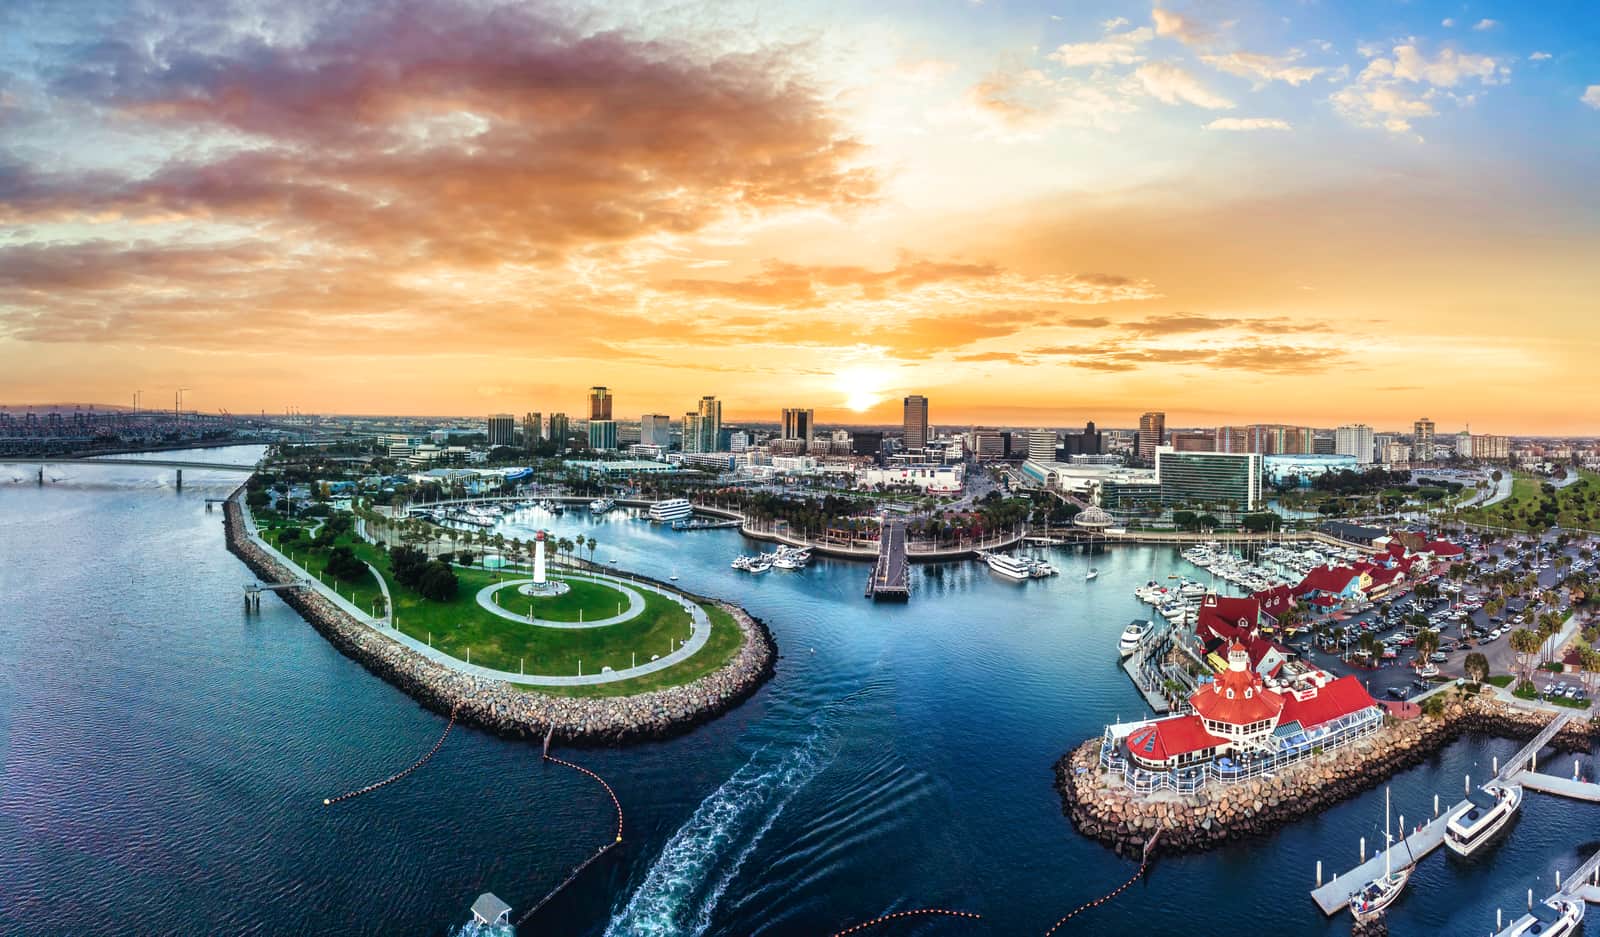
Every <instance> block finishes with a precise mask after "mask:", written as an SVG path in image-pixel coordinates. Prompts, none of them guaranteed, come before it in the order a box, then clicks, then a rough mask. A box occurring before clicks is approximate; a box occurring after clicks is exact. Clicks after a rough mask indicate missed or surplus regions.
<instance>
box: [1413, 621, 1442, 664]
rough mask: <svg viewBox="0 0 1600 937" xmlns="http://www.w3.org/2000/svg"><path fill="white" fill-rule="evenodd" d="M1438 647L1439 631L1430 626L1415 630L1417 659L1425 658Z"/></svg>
mask: <svg viewBox="0 0 1600 937" xmlns="http://www.w3.org/2000/svg"><path fill="white" fill-rule="evenodd" d="M1438 649H1439V632H1437V631H1435V630H1433V629H1432V628H1424V629H1422V630H1421V631H1419V632H1417V660H1427V659H1428V657H1429V655H1431V654H1432V653H1433V652H1434V651H1437V650H1438Z"/></svg>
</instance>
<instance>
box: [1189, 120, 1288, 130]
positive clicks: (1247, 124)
mask: <svg viewBox="0 0 1600 937" xmlns="http://www.w3.org/2000/svg"><path fill="white" fill-rule="evenodd" d="M1206 129H1207V130H1293V129H1294V128H1293V127H1292V126H1290V125H1289V122H1288V121H1286V120H1279V119H1278V118H1276V117H1219V118H1217V119H1216V120H1213V121H1212V122H1211V123H1209V124H1206Z"/></svg>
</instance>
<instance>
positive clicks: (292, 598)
mask: <svg viewBox="0 0 1600 937" xmlns="http://www.w3.org/2000/svg"><path fill="white" fill-rule="evenodd" d="M240 490H242V486H241V489H240ZM238 494H239V492H238V491H235V492H234V494H233V495H232V496H230V497H229V498H228V499H227V500H226V501H225V502H224V503H223V529H224V538H225V540H226V542H227V547H228V552H230V553H232V554H233V555H234V556H236V557H238V558H239V560H240V562H242V563H244V565H245V566H246V567H247V568H248V569H249V570H250V571H251V572H252V573H254V574H255V576H256V577H257V578H258V579H261V580H263V581H268V582H283V581H286V580H290V579H293V578H295V575H294V574H293V573H292V572H291V571H289V570H288V569H285V568H284V567H283V565H282V564H281V563H279V562H278V561H277V560H275V559H273V558H272V557H271V556H269V555H267V554H266V553H265V552H263V551H262V550H260V549H259V548H258V547H256V545H255V544H253V543H251V542H250V539H249V537H248V536H247V535H246V534H245V532H244V524H243V521H242V508H241V507H240V506H239V503H238V500H237V496H238ZM675 591H679V592H682V590H675ZM683 594H684V595H686V596H689V597H690V598H692V599H695V600H697V601H703V602H712V601H713V600H710V599H705V598H703V597H701V596H696V595H692V594H691V593H688V592H683ZM278 597H279V598H280V599H282V600H283V602H284V604H286V605H288V606H289V607H290V608H292V609H294V610H295V611H296V612H297V613H298V614H299V615H300V617H301V618H303V619H305V621H306V622H307V623H308V624H310V625H311V627H313V628H315V629H316V630H317V631H318V632H319V633H320V634H321V635H322V636H323V637H324V638H325V639H327V641H328V643H329V644H331V645H333V646H334V648H336V649H337V650H338V651H339V652H340V653H342V654H344V655H345V656H346V657H349V658H350V659H351V660H354V661H355V662H356V663H358V664H360V665H361V666H363V667H365V668H366V669H367V670H369V671H371V672H372V673H374V674H376V675H377V676H379V677H382V678H383V679H384V680H385V681H386V682H388V683H389V684H391V685H392V686H394V687H395V688H396V689H398V690H400V691H401V692H403V693H405V694H406V695H407V696H410V697H411V698H412V699H414V700H416V701H417V702H418V703H420V704H422V705H423V706H425V707H427V708H428V709H430V710H432V711H434V712H436V713H438V714H440V715H443V716H448V715H449V714H450V713H451V712H452V711H455V712H456V714H457V720H458V721H459V722H462V723H465V724H468V725H472V726H474V727H476V728H480V729H483V730H485V731H487V732H491V733H493V734H495V735H499V736H501V737H504V738H523V739H535V740H538V739H542V738H544V736H545V735H546V734H547V733H553V737H554V740H555V741H558V742H562V743H565V744H568V745H578V746H585V745H588V746H615V745H626V744H633V743H638V742H650V741H657V740H660V739H666V738H671V737H673V736H677V735H682V734H684V733H686V732H688V731H690V730H691V729H693V728H695V727H696V726H699V725H702V724H704V723H707V722H710V721H711V720H713V719H716V718H717V717H719V716H721V715H723V714H724V713H726V712H729V711H730V710H732V709H734V708H735V707H736V706H738V705H740V704H741V703H743V702H744V701H745V700H747V699H749V698H750V697H751V696H753V695H754V694H755V692H756V691H757V690H758V689H760V688H761V686H762V685H763V684H765V683H766V682H767V681H768V680H770V679H771V678H772V677H773V675H774V673H775V671H776V662H777V658H778V649H777V644H776V643H775V642H774V641H773V639H772V634H771V632H770V631H769V630H768V629H767V627H766V624H765V623H763V622H762V621H761V620H760V619H758V618H756V617H755V616H753V615H751V614H749V613H748V612H746V611H745V610H744V609H742V608H740V607H738V606H736V605H732V604H730V603H727V602H720V601H717V602H716V603H715V604H716V605H718V606H719V607H720V608H722V609H723V610H724V611H726V612H728V614H729V615H731V616H732V617H733V620H734V621H735V622H736V623H737V624H738V625H739V628H740V630H741V631H742V632H743V633H744V643H743V644H742V645H741V647H740V648H739V651H738V653H736V654H735V655H734V656H733V658H732V659H731V660H730V661H729V662H728V663H727V664H725V665H723V666H722V667H721V668H719V669H717V670H715V671H713V672H711V673H709V674H706V675H705V676H702V677H700V678H699V679H697V680H695V681H694V682H693V683H688V684H685V685H683V686H677V687H669V688H667V689H663V690H651V691H649V692H646V693H639V694H636V695H633V696H596V697H572V696H552V695H547V694H543V693H540V692H538V691H537V690H520V689H517V688H516V687H514V686H512V685H511V684H509V683H506V682H503V681H500V680H489V679H485V678H481V677H474V676H470V675H468V674H464V673H460V672H459V671H456V670H453V669H451V668H449V667H447V666H445V665H443V664H439V663H437V662H435V661H432V660H429V659H428V658H426V657H423V656H422V655H420V654H418V653H416V652H415V651H412V650H411V649H410V648H407V647H405V646H404V645H402V644H400V643H399V642H396V641H393V640H390V639H389V638H387V637H385V636H383V635H382V634H380V633H379V632H377V631H375V630H374V629H373V628H371V627H370V626H368V625H366V624H363V623H361V622H358V621H356V620H355V619H353V618H352V617H351V616H350V615H349V614H348V613H346V612H345V611H343V610H342V609H340V608H338V607H337V606H335V605H334V604H333V603H332V602H330V601H328V600H327V599H326V598H324V597H323V596H321V595H319V594H318V593H316V592H314V591H307V590H302V589H286V590H283V591H281V592H279V593H278Z"/></svg>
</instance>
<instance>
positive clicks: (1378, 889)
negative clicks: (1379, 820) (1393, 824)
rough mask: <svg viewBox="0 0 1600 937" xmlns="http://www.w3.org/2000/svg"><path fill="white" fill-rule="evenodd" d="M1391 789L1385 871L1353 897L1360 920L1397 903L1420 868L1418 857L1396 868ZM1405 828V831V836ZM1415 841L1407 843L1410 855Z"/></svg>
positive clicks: (1386, 803) (1385, 806)
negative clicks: (1390, 812) (1391, 822)
mask: <svg viewBox="0 0 1600 937" xmlns="http://www.w3.org/2000/svg"><path fill="white" fill-rule="evenodd" d="M1389 819H1390V818H1389V789H1388V788H1384V790H1383V842H1384V850H1383V874H1382V875H1380V876H1378V877H1377V878H1375V879H1373V880H1372V881H1370V882H1368V883H1367V884H1366V885H1364V886H1362V888H1361V890H1360V891H1358V892H1356V893H1354V894H1352V895H1351V896H1350V914H1351V915H1352V916H1353V917H1355V919H1356V920H1358V921H1370V920H1372V919H1374V918H1376V917H1377V916H1378V915H1380V914H1382V913H1383V911H1384V909H1385V908H1387V907H1389V905H1391V904H1394V900H1395V899H1396V898H1398V897H1400V893H1401V892H1402V891H1404V890H1405V887H1406V882H1409V881H1411V873H1412V872H1414V871H1416V868H1417V863H1416V860H1415V859H1412V860H1411V861H1410V862H1407V863H1406V864H1405V865H1403V866H1401V867H1400V868H1398V869H1397V868H1395V867H1394V859H1393V858H1392V857H1393V854H1394V850H1393V845H1394V836H1393V835H1392V833H1391V830H1390V825H1389ZM1404 837H1405V831H1404V830H1402V831H1401V838H1402V839H1404ZM1410 850H1411V843H1410V842H1409V841H1407V842H1406V851H1407V854H1408V855H1409V854H1410Z"/></svg>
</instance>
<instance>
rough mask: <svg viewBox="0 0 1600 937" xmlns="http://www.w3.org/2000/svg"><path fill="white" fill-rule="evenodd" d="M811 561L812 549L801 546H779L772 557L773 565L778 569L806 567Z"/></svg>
mask: <svg viewBox="0 0 1600 937" xmlns="http://www.w3.org/2000/svg"><path fill="white" fill-rule="evenodd" d="M809 562H811V551H810V550H808V549H804V548H800V547H779V548H778V551H777V552H776V553H775V554H773V557H772V565H773V566H776V567H777V568H778V569H805V568H806V564H807V563H809Z"/></svg>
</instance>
